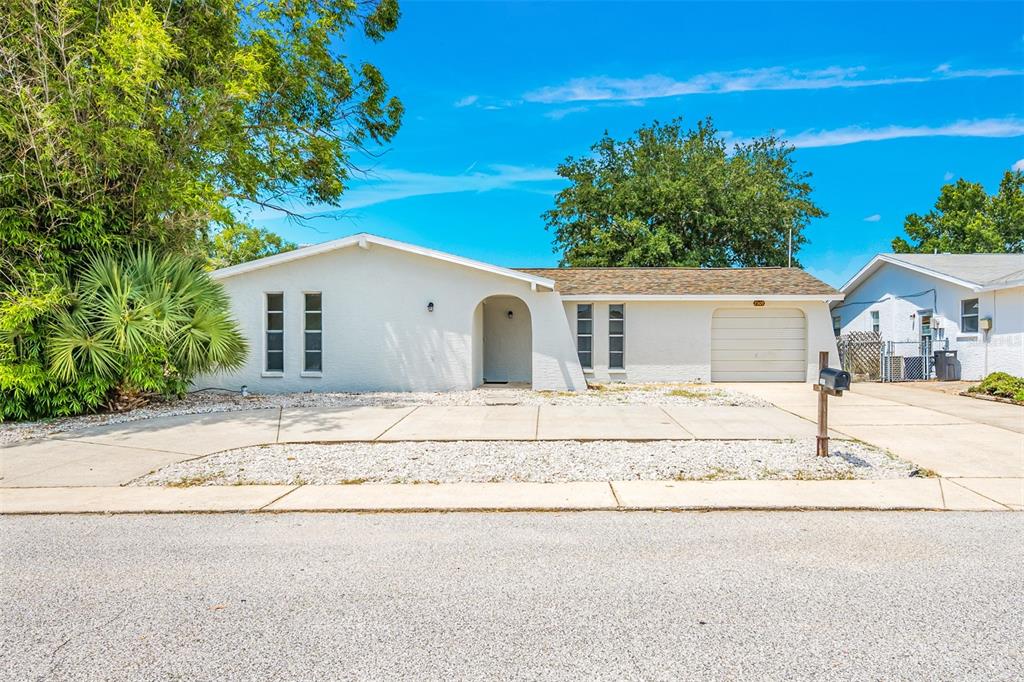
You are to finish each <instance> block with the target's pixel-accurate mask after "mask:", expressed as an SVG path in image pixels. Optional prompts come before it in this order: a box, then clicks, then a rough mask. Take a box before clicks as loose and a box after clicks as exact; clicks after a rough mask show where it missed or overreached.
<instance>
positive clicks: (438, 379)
mask: <svg viewBox="0 0 1024 682" xmlns="http://www.w3.org/2000/svg"><path fill="white" fill-rule="evenodd" d="M222 284H223V285H224V287H225V289H226V290H227V292H228V294H229V296H230V298H231V302H232V303H231V306H232V312H233V314H234V316H235V318H236V319H237V320H238V322H239V324H240V326H241V328H242V330H243V333H244V334H245V336H246V338H248V339H249V341H250V344H251V348H250V354H249V357H248V360H247V361H246V363H245V366H244V367H243V368H242V369H240V370H238V371H237V372H233V373H231V374H230V375H219V376H213V377H202V378H199V379H197V381H196V385H202V386H220V387H225V388H232V389H237V388H239V387H240V386H241V385H242V384H245V385H247V386H248V387H249V389H250V390H252V391H258V392H265V393H274V392H285V391H310V390H312V391H372V390H398V391H443V390H465V389H470V388H473V387H474V386H475V385H477V384H478V383H479V379H480V375H481V373H482V372H483V369H484V364H485V360H484V349H483V344H482V337H483V327H484V323H485V320H484V319H483V312H482V311H481V310H480V308H479V304H480V302H481V301H483V300H484V299H486V298H488V297H490V296H514V297H517V299H518V300H520V301H521V302H522V303H521V305H522V306H524V308H523V310H525V309H527V308H528V310H529V316H528V317H529V320H530V322H531V327H532V340H531V346H532V348H531V358H532V367H531V373H532V385H533V387H534V388H536V389H550V390H582V389H584V388H585V387H586V384H585V381H584V378H583V374H582V371H581V370H580V367H579V363H578V361H577V359H576V351H575V344H574V342H573V339H572V336H571V334H570V331H569V328H568V324H567V322H566V319H565V315H564V311H563V308H562V306H561V299H560V297H559V295H558V294H557V293H555V292H543V291H532V290H531V287H530V284H529V283H528V282H523V281H518V280H515V279H512V278H509V277H505V276H502V275H499V274H495V273H490V272H485V271H482V270H477V269H474V268H470V267H467V266H463V265H459V264H453V263H449V262H445V261H441V260H438V259H434V258H430V257H426V256H421V255H417V254H412V253H408V252H405V251H401V250H398V249H394V248H391V247H387V246H383V245H379V244H370V245H369V248H367V249H363V248H360V247H358V246H350V247H347V248H342V249H338V250H335V251H331V252H328V253H323V254H318V255H312V256H309V257H307V258H302V259H297V260H293V261H290V262H285V263H278V264H276V265H273V266H272V267H267V268H263V269H258V270H253V271H250V272H244V273H240V274H236V275H234V276H231V277H227V278H225V279H223V280H222ZM267 292H282V293H283V294H284V306H285V313H284V348H285V352H284V359H285V362H284V372H283V373H281V375H280V376H274V375H269V374H268V373H267V372H264V371H263V370H264V357H265V352H264V351H265V346H264V344H265V336H266V335H265V333H264V329H265V308H264V306H265V295H266V293H267ZM304 292H322V294H323V347H324V351H323V372H322V373H321V374H320V375H306V374H304V373H303V372H302V356H303V353H302V350H303V348H302V339H303V315H302V309H303V293H304ZM429 302H433V303H434V311H433V312H428V311H427V304H428V303H429ZM525 318H526V316H525V315H524V316H523V317H522V318H520V319H525ZM517 371H520V372H521V368H520V370H517Z"/></svg>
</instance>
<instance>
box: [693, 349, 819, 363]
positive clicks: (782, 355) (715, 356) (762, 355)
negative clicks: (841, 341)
mask: <svg viewBox="0 0 1024 682" xmlns="http://www.w3.org/2000/svg"><path fill="white" fill-rule="evenodd" d="M751 357H753V358H756V359H758V360H794V361H799V362H806V359H807V350H806V349H804V348H794V349H791V350H768V349H765V348H754V349H745V350H722V349H719V348H716V349H715V350H713V351H711V359H712V360H750V359H751Z"/></svg>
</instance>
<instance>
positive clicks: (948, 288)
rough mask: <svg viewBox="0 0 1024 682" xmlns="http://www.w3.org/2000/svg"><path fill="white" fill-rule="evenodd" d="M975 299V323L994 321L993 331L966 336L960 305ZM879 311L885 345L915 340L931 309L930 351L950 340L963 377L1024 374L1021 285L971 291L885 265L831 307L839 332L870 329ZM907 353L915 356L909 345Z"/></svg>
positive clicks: (1023, 303) (969, 378) (906, 349)
mask: <svg viewBox="0 0 1024 682" xmlns="http://www.w3.org/2000/svg"><path fill="white" fill-rule="evenodd" d="M972 298H976V299H978V315H979V319H980V318H984V317H990V318H992V330H991V332H988V333H986V332H983V331H981V330H979V331H978V332H976V333H973V332H972V333H965V332H962V331H961V328H960V303H961V301H963V300H965V299H972ZM873 310H876V311H878V313H879V333H880V334H881V336H882V339H883V340H886V341H918V340H919V339H920V336H921V327H920V317H921V312H922V311H926V310H931V311H932V338H933V343H934V346H933V347H934V348H936V349H938V348H941V343H942V340H943V339H945V340H946V341H948V344H949V350H955V351H957V359H958V360H959V361H960V368H961V369H960V371H961V377H962V378H963V379H966V380H977V379H981V378H983V377H984V376H985V375H986V374H988V373H990V372H996V371H1001V372H1009V373H1011V374H1015V375H1016V376H1021V375H1024V287H1016V288H1014V289H1004V290H1002V291H996V292H992V291H988V292H975V291H974V290H972V289H970V288H968V287H963V286H959V285H957V284H953V283H951V282H948V281H946V280H943V279H940V278H936V277H931V276H929V275H926V274H923V273H917V272H914V271H912V270H908V269H906V268H902V267H899V266H896V265H893V264H891V263H883V264H882V265H881V266H880V267H879V269H878V270H876V271H875V272H874V273H872V274H871V275H870V276H868V277H867V278H866V279H865V280H864V282H862V283H861V284H860V285H859V286H857V287H856V288H854V289H852V290H850V291H848V292H846V300H845V301H843V302H842V303H841V304H839V305H836V306H834V308H833V311H832V314H833V315H837V316H839V317H840V319H841V321H840V324H841V326H842V327H841V328H842V331H843V333H846V332H850V331H871V311H873ZM904 349H905V351H906V352H903V351H900V354H904V355H908V354H916V353H913V352H912V345H911V344H907V345H906V346H904Z"/></svg>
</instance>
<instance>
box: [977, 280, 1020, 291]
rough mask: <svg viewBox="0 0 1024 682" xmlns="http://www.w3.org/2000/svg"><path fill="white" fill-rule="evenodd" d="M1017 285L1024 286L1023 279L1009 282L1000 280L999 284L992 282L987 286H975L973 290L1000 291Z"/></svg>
mask: <svg viewBox="0 0 1024 682" xmlns="http://www.w3.org/2000/svg"><path fill="white" fill-rule="evenodd" d="M1017 287H1024V279H1015V280H1011V281H1009V282H1000V283H999V284H993V285H992V286H988V287H981V288H976V289H975V291H977V292H978V293H982V292H986V291H1001V290H1003V289H1015V288H1017Z"/></svg>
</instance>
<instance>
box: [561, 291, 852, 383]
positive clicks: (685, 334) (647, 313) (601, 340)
mask: <svg viewBox="0 0 1024 682" xmlns="http://www.w3.org/2000/svg"><path fill="white" fill-rule="evenodd" d="M580 303H592V304H593V306H594V313H593V314H594V341H593V349H594V355H593V365H594V367H593V371H587V372H585V373H586V376H587V378H588V379H589V380H591V381H594V382H598V383H605V382H610V381H622V382H628V383H644V382H664V381H683V382H709V381H710V380H711V318H712V315H713V314H714V312H715V310H717V309H719V308H738V307H750V306H752V305H753V303H752V302H750V301H615V302H611V301H609V302H591V301H582V300H573V301H565V304H564V305H565V315H566V318H567V319H568V320H569V326H570V327H571V328H572V329H573V334H574V335H575V329H576V306H577V305H578V304H580ZM611 303H623V304H624V306H625V307H624V318H625V324H624V329H625V342H624V347H625V363H624V364H625V366H626V367H625V371H621V372H620V371H615V370H609V368H608V306H609V305H610V304H611ZM766 306H771V307H775V308H797V309H799V310H801V311H803V313H804V315H805V317H806V319H807V380H808V381H814V380H817V377H818V352H819V351H828V353H829V364H830V365H831V366H838V363H839V355H838V353H837V351H836V343H835V337H834V336H833V334H832V327H831V318H830V316H829V309H828V304H827V303H825V302H823V301H768V302H767V303H766ZM574 338H575V336H574Z"/></svg>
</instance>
